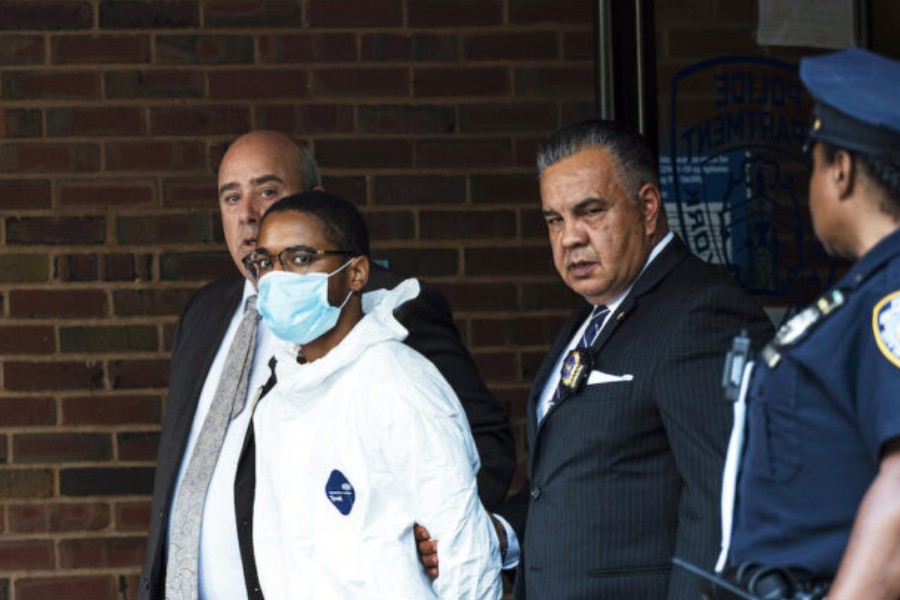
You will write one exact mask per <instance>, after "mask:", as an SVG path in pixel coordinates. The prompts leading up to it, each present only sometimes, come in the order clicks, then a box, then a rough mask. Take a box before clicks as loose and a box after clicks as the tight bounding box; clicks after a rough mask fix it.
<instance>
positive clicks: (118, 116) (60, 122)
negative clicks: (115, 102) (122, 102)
mask: <svg viewBox="0 0 900 600" xmlns="http://www.w3.org/2000/svg"><path fill="white" fill-rule="evenodd" d="M143 133H144V111H143V110H142V109H140V108H137V107H135V106H105V107H97V108H94V107H90V108H51V109H47V135H48V136H51V137H53V136H69V135H75V136H101V135H103V136H119V135H141V134H143Z"/></svg>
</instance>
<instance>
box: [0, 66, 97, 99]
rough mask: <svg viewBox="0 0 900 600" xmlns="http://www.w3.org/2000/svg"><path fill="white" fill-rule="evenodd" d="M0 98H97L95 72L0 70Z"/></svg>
mask: <svg viewBox="0 0 900 600" xmlns="http://www.w3.org/2000/svg"><path fill="white" fill-rule="evenodd" d="M0 83H2V85H3V93H2V98H3V99H4V100H29V101H31V102H36V101H38V100H97V99H98V98H99V97H100V80H99V78H98V76H97V74H96V73H77V72H76V73H73V72H70V71H7V72H4V73H2V74H0Z"/></svg>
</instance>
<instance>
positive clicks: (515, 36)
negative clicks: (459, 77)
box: [463, 31, 559, 61]
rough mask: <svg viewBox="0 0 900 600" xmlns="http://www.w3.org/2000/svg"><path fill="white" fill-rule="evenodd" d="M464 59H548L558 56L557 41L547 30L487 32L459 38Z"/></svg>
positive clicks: (554, 34) (552, 33)
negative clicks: (461, 41) (461, 39)
mask: <svg viewBox="0 0 900 600" xmlns="http://www.w3.org/2000/svg"><path fill="white" fill-rule="evenodd" d="M463 53H464V55H465V58H466V60H469V61H476V60H548V59H554V58H558V57H559V40H558V38H557V34H556V33H554V32H551V31H525V32H521V33H487V34H475V35H469V36H466V37H465V38H464V39H463Z"/></svg>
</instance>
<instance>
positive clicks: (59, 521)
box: [9, 502, 110, 533]
mask: <svg viewBox="0 0 900 600" xmlns="http://www.w3.org/2000/svg"><path fill="white" fill-rule="evenodd" d="M109 525H110V509H109V505H108V504H104V503H99V502H65V503H63V502H54V503H50V504H14V505H11V506H10V507H9V528H10V531H14V532H16V533H51V532H52V533H65V532H70V531H100V530H103V529H106V528H108V527H109Z"/></svg>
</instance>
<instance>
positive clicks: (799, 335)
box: [762, 288, 847, 369]
mask: <svg viewBox="0 0 900 600" xmlns="http://www.w3.org/2000/svg"><path fill="white" fill-rule="evenodd" d="M846 302H847V295H846V291H845V290H841V289H839V288H835V289H833V290H831V291H830V292H827V293H826V294H824V295H823V296H821V297H820V298H819V299H818V300H816V301H815V302H813V303H812V304H810V305H809V306H807V307H806V308H804V309H803V310H802V311H800V312H799V313H797V314H796V315H794V317H793V318H791V320H789V321H788V322H787V323H785V324H784V325H782V326H781V327H779V328H778V332H777V333H776V334H775V337H774V338H772V341H771V342H769V343H768V344H766V346H765V348H763V349H762V358H763V360H764V361H766V364H767V365H769V368H770V369H774V368H775V366H776V365H777V364H778V362H779V361H780V360H781V349H782V348H784V347H786V346H791V345H793V344H796V343H797V342H798V341H800V340H802V339H803V338H805V337H806V336H807V335H809V333H810V332H811V331H812V330H813V329H815V328H816V327H818V326H819V325H820V324H821V323H822V321H824V320H825V318H826V317H827V316H829V315H830V314H832V313H833V312H834V311H836V310H837V309H839V308H840V307H841V306H843V305H844V304H845V303H846Z"/></svg>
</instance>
